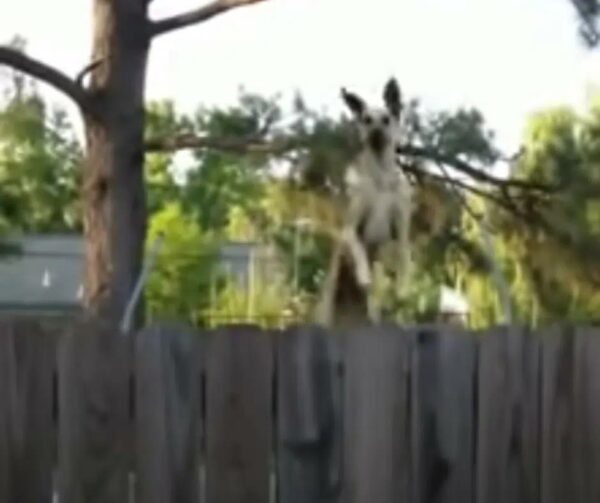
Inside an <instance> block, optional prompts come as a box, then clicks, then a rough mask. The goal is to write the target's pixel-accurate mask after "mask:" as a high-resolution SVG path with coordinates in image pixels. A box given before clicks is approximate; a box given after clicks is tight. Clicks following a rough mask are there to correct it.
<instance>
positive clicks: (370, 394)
mask: <svg viewBox="0 0 600 503" xmlns="http://www.w3.org/2000/svg"><path fill="white" fill-rule="evenodd" d="M344 337H345V339H346V340H345V341H344V347H343V353H344V359H343V362H344V416H343V421H344V423H343V428H344V447H343V448H344V450H343V453H344V460H345V463H344V471H343V473H344V487H343V497H342V501H344V502H354V503H370V502H374V501H377V502H378V503H392V502H394V503H396V502H402V501H407V500H408V495H409V475H410V456H409V452H410V442H409V416H408V411H409V407H408V393H409V381H408V376H409V364H410V351H409V350H410V339H409V337H408V336H407V335H406V334H404V333H403V332H402V331H401V330H399V329H395V328H392V327H380V328H375V327H373V328H364V329H362V330H355V331H352V332H349V333H348V334H345V335H344Z"/></svg>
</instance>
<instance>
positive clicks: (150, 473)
mask: <svg viewBox="0 0 600 503" xmlns="http://www.w3.org/2000/svg"><path fill="white" fill-rule="evenodd" d="M199 345H200V338H199V336H198V335H197V334H194V333H192V332H190V331H188V330H185V329H182V328H181V327H180V328H178V329H177V328H175V327H164V328H161V327H155V328H152V329H147V330H144V331H142V332H141V333H138V334H137V336H136V351H135V376H136V377H135V383H136V387H135V405H136V409H135V431H136V442H135V446H136V447H135V452H136V458H135V459H136V463H135V468H136V475H137V483H136V491H135V493H136V499H137V500H138V501H142V502H144V503H195V502H197V501H198V500H199V478H198V473H199V471H198V461H199V441H198V440H199V435H200V433H199V431H200V430H199V427H200V398H201V394H200V380H201V374H200V370H201V367H200V363H201V355H200V352H199V351H198V347H199Z"/></svg>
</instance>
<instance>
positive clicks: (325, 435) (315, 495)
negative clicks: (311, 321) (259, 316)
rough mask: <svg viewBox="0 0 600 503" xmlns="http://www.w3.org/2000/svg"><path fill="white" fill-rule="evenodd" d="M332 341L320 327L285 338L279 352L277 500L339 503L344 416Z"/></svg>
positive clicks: (303, 329)
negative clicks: (338, 425)
mask: <svg viewBox="0 0 600 503" xmlns="http://www.w3.org/2000/svg"><path fill="white" fill-rule="evenodd" d="M331 343H332V338H331V336H330V335H329V334H328V333H327V332H325V331H324V330H322V329H319V328H317V327H299V328H295V329H293V330H289V331H287V332H285V333H283V334H280V336H279V339H278V344H277V346H278V348H277V376H278V379H277V404H278V411H277V418H278V452H277V460H278V475H279V477H278V489H279V491H278V495H279V498H278V501H280V502H281V503H321V502H328V501H335V499H336V496H337V490H338V488H339V484H340V459H339V449H340V447H341V446H340V442H341V431H340V430H339V428H336V425H337V424H338V422H339V420H338V421H336V418H337V417H339V414H341V410H340V407H339V404H338V402H339V398H340V397H339V394H340V391H339V389H340V387H339V380H340V376H339V373H338V372H337V365H336V362H335V361H334V355H333V354H332V345H331Z"/></svg>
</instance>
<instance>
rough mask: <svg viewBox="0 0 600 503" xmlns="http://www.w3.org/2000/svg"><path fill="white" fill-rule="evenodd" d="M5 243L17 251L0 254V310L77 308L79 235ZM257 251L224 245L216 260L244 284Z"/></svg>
mask: <svg viewBox="0 0 600 503" xmlns="http://www.w3.org/2000/svg"><path fill="white" fill-rule="evenodd" d="M7 242H8V243H9V244H14V245H16V246H17V247H18V248H19V252H18V254H7V255H0V309H3V310H11V311H14V310H20V309H33V310H50V311H56V310H59V311H62V310H65V309H73V308H76V307H77V306H79V304H80V296H81V293H82V271H83V238H82V236H81V235H78V234H42V235H25V236H22V237H18V238H13V239H10V240H7ZM257 248H259V249H260V245H259V244H258V243H246V242H229V243H225V244H223V246H222V247H221V250H220V254H219V259H220V261H221V263H222V264H223V265H225V266H226V268H227V269H228V270H229V272H230V273H233V274H234V275H235V276H237V277H239V278H240V279H241V280H242V282H245V281H246V275H247V274H248V266H249V261H250V258H251V256H252V255H253V253H256V251H257ZM263 251H264V250H263ZM267 255H269V254H268V253H267ZM265 258H270V257H265Z"/></svg>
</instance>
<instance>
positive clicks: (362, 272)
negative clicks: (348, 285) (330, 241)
mask: <svg viewBox="0 0 600 503" xmlns="http://www.w3.org/2000/svg"><path fill="white" fill-rule="evenodd" d="M356 281H358V284H359V285H360V286H361V287H362V288H368V287H369V286H371V272H370V271H369V268H368V267H358V268H357V269H356Z"/></svg>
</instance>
